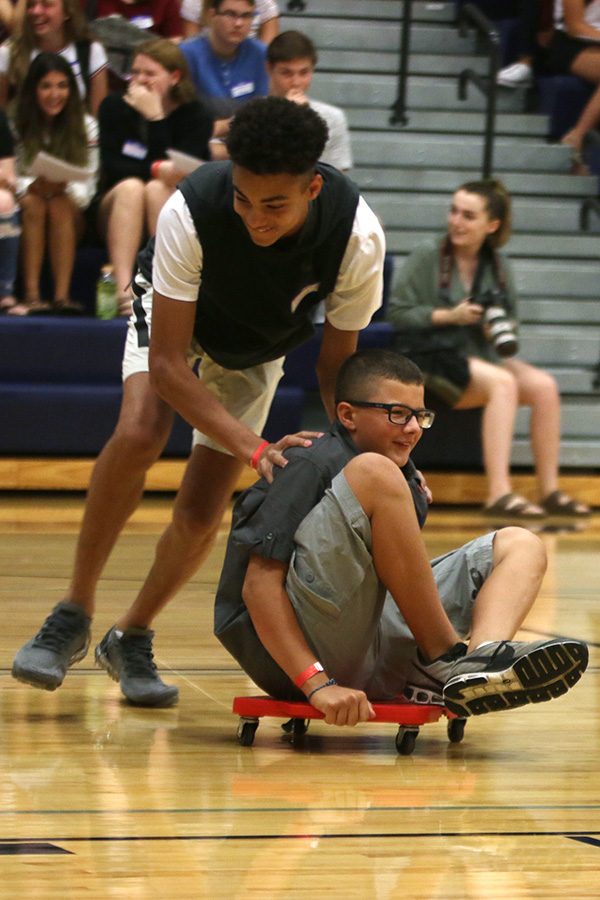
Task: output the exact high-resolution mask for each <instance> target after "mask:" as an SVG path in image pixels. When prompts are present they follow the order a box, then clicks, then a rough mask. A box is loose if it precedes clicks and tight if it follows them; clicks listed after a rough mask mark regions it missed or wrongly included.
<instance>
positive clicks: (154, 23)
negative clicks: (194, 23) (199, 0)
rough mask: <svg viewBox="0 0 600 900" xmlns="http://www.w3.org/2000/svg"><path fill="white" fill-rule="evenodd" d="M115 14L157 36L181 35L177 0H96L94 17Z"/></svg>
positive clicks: (178, 36)
mask: <svg viewBox="0 0 600 900" xmlns="http://www.w3.org/2000/svg"><path fill="white" fill-rule="evenodd" d="M115 15H116V16H122V17H123V18H124V19H128V20H129V21H130V22H131V23H132V24H133V25H137V26H138V28H142V29H144V30H145V31H149V32H151V33H152V34H155V35H157V36H158V37H163V38H180V37H182V36H183V24H182V21H181V15H180V10H179V0H97V3H96V18H98V19H100V18H103V17H104V16H115Z"/></svg>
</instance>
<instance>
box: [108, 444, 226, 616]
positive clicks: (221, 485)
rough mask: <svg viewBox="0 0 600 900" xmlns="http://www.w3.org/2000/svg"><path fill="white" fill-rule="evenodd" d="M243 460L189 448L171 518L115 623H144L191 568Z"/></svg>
mask: <svg viewBox="0 0 600 900" xmlns="http://www.w3.org/2000/svg"><path fill="white" fill-rule="evenodd" d="M242 467H243V463H241V462H239V460H237V459H235V458H234V457H232V456H226V455H225V454H224V453H219V452H217V451H215V450H211V449H209V448H207V447H202V446H198V447H195V448H194V450H193V451H192V455H191V457H190V460H189V462H188V466H187V469H186V472H185V476H184V479H183V482H182V485H181V487H180V489H179V493H178V494H177V498H176V500H175V506H174V509H173V519H172V521H171V524H170V525H169V526H168V528H167V529H166V531H165V532H164V533H163V535H162V536H161V538H160V540H159V542H158V545H157V548H156V555H155V558H154V563H153V565H152V568H151V569H150V572H149V574H148V577H147V579H146V581H145V583H144V585H143V586H142V589H141V591H140V593H139V594H138V596H137V598H136V599H135V601H134V603H133V604H132V606H131V607H130V608H129V610H127V612H126V613H125V614H124V615H123V616H122V617H121V619H120V620H119V621H118V622H117V627H118V628H120V629H123V630H124V629H126V628H131V627H138V628H147V627H148V626H149V625H150V623H151V622H152V620H153V619H154V617H155V616H156V615H157V614H158V613H159V612H160V611H161V609H162V608H163V607H164V606H165V605H166V604H167V603H168V602H169V600H170V599H171V598H172V597H173V595H174V594H175V593H176V592H177V591H178V590H179V588H180V587H182V586H183V585H184V584H185V583H186V582H187V581H188V580H189V579H190V578H191V577H192V575H193V574H194V572H196V570H197V569H198V567H199V566H200V564H201V563H202V561H203V560H204V559H205V557H206V555H207V554H208V552H209V550H210V548H211V546H212V543H213V541H214V539H215V536H216V534H217V531H218V529H219V525H220V523H221V519H222V517H223V513H224V512H225V509H226V507H227V504H228V503H229V501H230V499H231V495H232V493H233V490H234V488H235V485H236V483H237V480H238V477H239V474H240V472H241V470H242Z"/></svg>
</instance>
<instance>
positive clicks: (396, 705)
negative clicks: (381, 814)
mask: <svg viewBox="0 0 600 900" xmlns="http://www.w3.org/2000/svg"><path fill="white" fill-rule="evenodd" d="M371 706H372V707H373V710H374V711H375V718H374V719H371V720H370V721H371V722H393V723H395V724H397V725H398V726H399V730H398V734H397V735H396V749H397V750H398V753H400V754H402V755H403V756H408V755H409V754H411V753H412V751H413V750H414V746H415V741H416V739H417V736H418V734H419V726H421V725H427V724H428V723H430V722H437V721H438V719H440V718H441V717H442V716H445V717H446V718H447V719H448V739H449V740H450V742H451V743H453V744H457V743H460V741H461V740H462V738H463V734H464V729H465V720H464V719H459V718H457V717H456V716H455V715H454V714H453V713H451V712H450V711H449V710H447V709H446V708H445V707H443V706H436V705H433V704H420V703H408V702H407V701H404V700H390V701H385V702H381V703H371ZM233 712H234V713H237V714H238V715H239V716H240V722H239V726H238V733H237V737H238V741H239V743H240V744H241V745H242V746H243V747H249V746H251V745H252V744H253V743H254V735H255V733H256V729H257V728H258V725H259V720H260V719H261V718H263V717H264V716H268V717H271V718H279V719H288V720H289V721H288V722H286V723H285V724H284V725H282V728H283V729H284V731H286V732H287V733H288V734H289V735H290V738H291V740H292V743H293V742H294V741H295V740H298V739H299V738H301V737H302V736H303V735H304V734H306V731H307V730H308V720H310V719H323V718H324V716H323V713H321V712H319V710H318V709H315V707H314V706H311V704H310V703H303V702H301V701H291V700H275V699H273V697H266V696H255V697H234V700H233Z"/></svg>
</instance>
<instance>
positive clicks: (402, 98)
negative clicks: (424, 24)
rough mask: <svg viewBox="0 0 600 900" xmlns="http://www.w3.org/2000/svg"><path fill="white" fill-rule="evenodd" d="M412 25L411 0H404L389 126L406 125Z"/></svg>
mask: <svg viewBox="0 0 600 900" xmlns="http://www.w3.org/2000/svg"><path fill="white" fill-rule="evenodd" d="M411 25H412V0H404V2H403V9H402V29H401V31H400V49H399V61H398V88H397V92H396V99H395V100H394V102H393V104H392V106H391V110H392V114H391V116H390V125H407V124H408V115H407V111H408V106H407V103H406V89H407V85H408V60H409V58H410V29H411Z"/></svg>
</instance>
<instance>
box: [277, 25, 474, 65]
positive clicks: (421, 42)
mask: <svg viewBox="0 0 600 900" xmlns="http://www.w3.org/2000/svg"><path fill="white" fill-rule="evenodd" d="M286 27H287V26H286ZM290 27H292V28H298V29H299V30H301V31H303V32H304V34H306V35H308V37H309V38H310V39H311V40H312V41H313V42H314V44H315V46H316V47H317V49H318V50H319V51H321V50H325V49H326V48H328V49H337V50H357V51H368V50H373V51H377V52H381V53H386V52H387V53H398V51H399V48H400V23H399V22H394V21H387V22H378V21H377V20H376V19H373V17H370V18H369V19H368V20H366V21H364V20H362V21H351V20H345V19H336V20H333V21H332V20H329V21H328V20H327V19H323V18H317V17H314V16H310V15H303V16H302V23H301V25H300V20H299V19H298V18H296V19H295V21H294V24H293V25H291V26H290ZM282 30H283V28H282ZM410 47H411V54H412V53H442V54H447V53H450V54H452V53H453V54H460V55H465V56H466V55H468V56H469V57H471V56H472V55H473V54H474V53H475V50H476V40H475V36H474V35H473V34H469V35H467V36H466V37H464V38H463V37H461V36H460V35H459V33H458V31H457V29H455V28H451V27H449V26H448V25H447V24H445V23H438V22H434V23H432V24H423V23H420V22H418V21H417V22H415V23H414V25H413V28H412V31H411V38H410Z"/></svg>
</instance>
